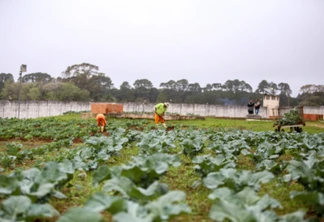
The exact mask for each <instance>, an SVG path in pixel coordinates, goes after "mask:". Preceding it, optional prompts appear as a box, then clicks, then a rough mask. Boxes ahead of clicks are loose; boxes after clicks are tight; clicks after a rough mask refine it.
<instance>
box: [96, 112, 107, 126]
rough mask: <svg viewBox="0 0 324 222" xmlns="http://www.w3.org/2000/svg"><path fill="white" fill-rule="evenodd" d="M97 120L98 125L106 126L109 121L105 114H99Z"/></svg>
mask: <svg viewBox="0 0 324 222" xmlns="http://www.w3.org/2000/svg"><path fill="white" fill-rule="evenodd" d="M96 120H97V123H98V126H103V127H104V126H106V124H107V122H106V117H105V116H104V115H103V114H98V115H97V116H96Z"/></svg>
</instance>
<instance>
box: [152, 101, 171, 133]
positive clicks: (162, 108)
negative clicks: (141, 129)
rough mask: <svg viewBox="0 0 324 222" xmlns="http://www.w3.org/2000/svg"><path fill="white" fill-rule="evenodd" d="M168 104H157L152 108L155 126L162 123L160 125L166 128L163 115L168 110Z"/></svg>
mask: <svg viewBox="0 0 324 222" xmlns="http://www.w3.org/2000/svg"><path fill="white" fill-rule="evenodd" d="M168 106H169V103H158V104H156V105H155V107H154V120H155V124H156V126H157V125H158V124H159V122H161V123H162V125H163V126H164V127H165V128H166V125H165V120H164V118H163V117H164V113H165V112H166V110H167V109H168Z"/></svg>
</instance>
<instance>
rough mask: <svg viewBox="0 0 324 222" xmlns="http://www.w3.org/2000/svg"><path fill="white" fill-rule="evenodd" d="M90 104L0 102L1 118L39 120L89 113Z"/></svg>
mask: <svg viewBox="0 0 324 222" xmlns="http://www.w3.org/2000/svg"><path fill="white" fill-rule="evenodd" d="M89 110H90V103H88V102H58V101H21V102H20V104H18V102H17V101H14V102H12V101H6V100H0V118H6V117H7V118H14V117H16V118H18V117H19V118H37V117H47V116H57V115H62V114H63V113H65V112H68V111H75V112H80V111H89Z"/></svg>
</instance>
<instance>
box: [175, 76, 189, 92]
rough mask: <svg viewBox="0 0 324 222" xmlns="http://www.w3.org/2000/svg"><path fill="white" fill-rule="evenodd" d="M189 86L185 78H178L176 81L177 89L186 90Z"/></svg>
mask: <svg viewBox="0 0 324 222" xmlns="http://www.w3.org/2000/svg"><path fill="white" fill-rule="evenodd" d="M188 86H189V82H188V80H186V79H180V80H178V81H177V83H176V90H177V91H187V90H188Z"/></svg>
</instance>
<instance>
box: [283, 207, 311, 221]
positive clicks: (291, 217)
mask: <svg viewBox="0 0 324 222" xmlns="http://www.w3.org/2000/svg"><path fill="white" fill-rule="evenodd" d="M304 216H305V212H304V211H300V210H299V211H295V212H293V213H290V214H285V215H282V216H280V217H279V220H278V222H304V221H305V220H304Z"/></svg>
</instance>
